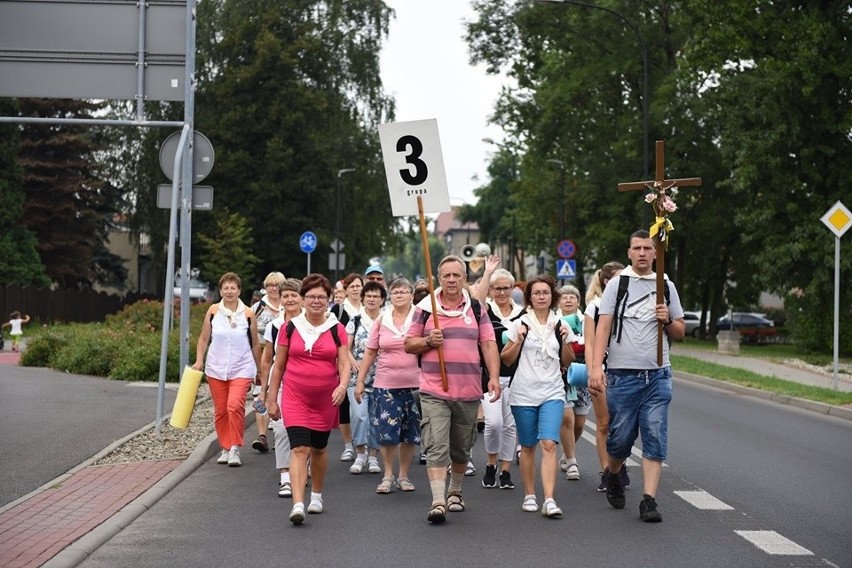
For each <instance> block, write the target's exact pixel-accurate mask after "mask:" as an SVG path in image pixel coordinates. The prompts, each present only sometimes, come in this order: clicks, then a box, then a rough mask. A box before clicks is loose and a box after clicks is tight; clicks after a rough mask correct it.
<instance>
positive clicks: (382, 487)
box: [376, 477, 411, 494]
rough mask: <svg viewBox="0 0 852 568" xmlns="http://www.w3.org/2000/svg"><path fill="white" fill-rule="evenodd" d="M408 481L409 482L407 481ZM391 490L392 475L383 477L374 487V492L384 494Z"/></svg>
mask: <svg viewBox="0 0 852 568" xmlns="http://www.w3.org/2000/svg"><path fill="white" fill-rule="evenodd" d="M409 483H411V482H410V481H409ZM392 490H393V477H385V478H383V479H382V482H381V483H379V486H378V487H376V493H380V494H385V493H390V492H391V491H392Z"/></svg>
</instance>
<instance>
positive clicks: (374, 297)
mask: <svg viewBox="0 0 852 568" xmlns="http://www.w3.org/2000/svg"><path fill="white" fill-rule="evenodd" d="M364 299H365V300H381V299H382V296H381V294H364Z"/></svg>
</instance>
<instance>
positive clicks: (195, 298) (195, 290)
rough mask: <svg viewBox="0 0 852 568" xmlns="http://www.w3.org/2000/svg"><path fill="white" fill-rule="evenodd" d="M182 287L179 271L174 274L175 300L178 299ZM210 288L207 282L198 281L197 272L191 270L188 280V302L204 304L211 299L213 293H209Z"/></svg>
mask: <svg viewBox="0 0 852 568" xmlns="http://www.w3.org/2000/svg"><path fill="white" fill-rule="evenodd" d="M181 285H182V280H181V275H180V270H178V271H177V272H176V273H175V287H174V295H175V298H180V289H181ZM209 289H210V286H209V285H208V284H207V282H203V281H201V280H199V279H198V272H197V271H195V270H193V271H192V273H191V275H190V278H189V300H190V301H191V302H204V301H211V300H212V299H213V293H212V292H209Z"/></svg>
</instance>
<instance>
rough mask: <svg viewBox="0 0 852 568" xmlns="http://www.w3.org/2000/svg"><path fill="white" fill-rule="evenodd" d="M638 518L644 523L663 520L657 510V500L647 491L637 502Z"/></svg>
mask: <svg viewBox="0 0 852 568" xmlns="http://www.w3.org/2000/svg"><path fill="white" fill-rule="evenodd" d="M639 518H640V519H642V520H643V521H645V522H646V523H659V522H662V520H663V516H662V515H661V514H660V512H659V511H658V510H657V500H656V499H654V498H653V497H651V496H650V495H648V494H647V493H646V494H645V495H643V496H642V502H641V503H639Z"/></svg>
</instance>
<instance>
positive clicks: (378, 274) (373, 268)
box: [364, 264, 387, 288]
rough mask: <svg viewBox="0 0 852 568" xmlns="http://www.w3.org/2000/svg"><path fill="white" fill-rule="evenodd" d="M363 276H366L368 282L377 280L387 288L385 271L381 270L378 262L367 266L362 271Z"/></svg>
mask: <svg viewBox="0 0 852 568" xmlns="http://www.w3.org/2000/svg"><path fill="white" fill-rule="evenodd" d="M364 278H366V279H367V281H368V282H378V283H379V284H381V285H382V286H384V287H385V288H387V284H385V271H384V270H382V267H381V266H379V265H378V264H373V265H370V266H368V267H367V270H365V271H364Z"/></svg>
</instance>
